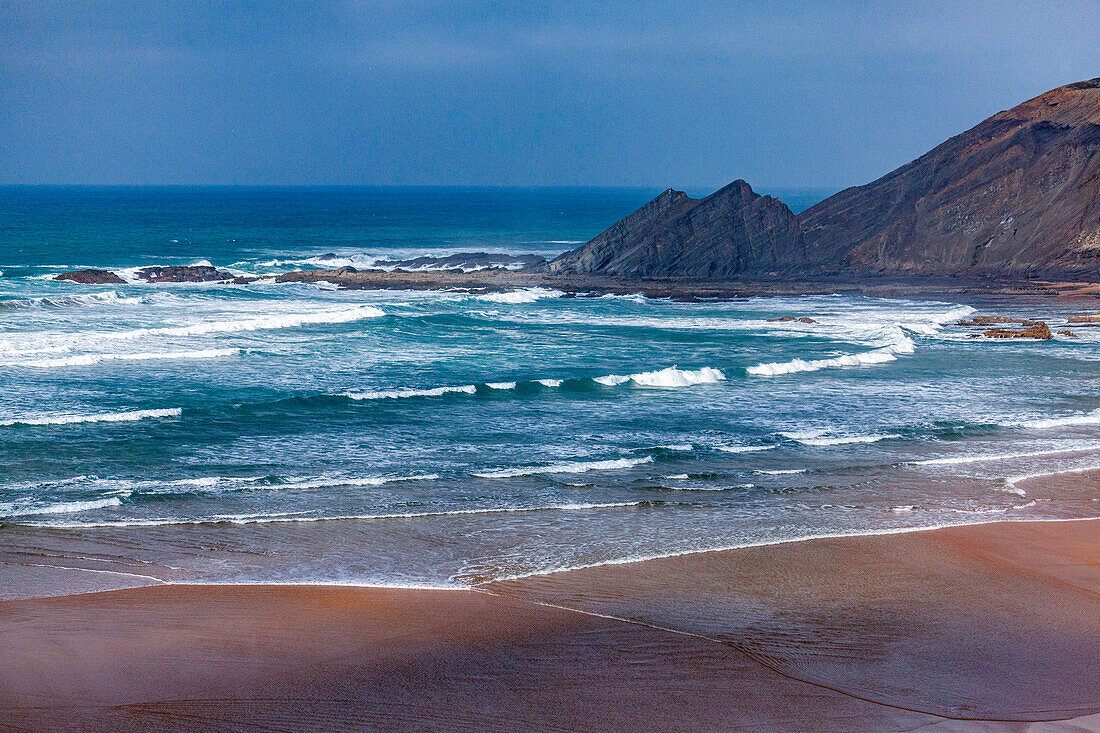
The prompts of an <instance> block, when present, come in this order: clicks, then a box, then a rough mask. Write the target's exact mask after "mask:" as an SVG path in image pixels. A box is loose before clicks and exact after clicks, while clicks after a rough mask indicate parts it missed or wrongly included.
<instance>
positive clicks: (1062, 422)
mask: <svg viewBox="0 0 1100 733" xmlns="http://www.w3.org/2000/svg"><path fill="white" fill-rule="evenodd" d="M1015 425H1016V426H1018V427H1022V428H1032V429H1034V430H1046V429H1048V428H1068V427H1075V426H1078V425H1100V410H1093V411H1092V412H1087V413H1085V414H1083V415H1067V416H1065V417H1052V418H1047V419H1043V420H1028V421H1024V422H1019V423H1015Z"/></svg>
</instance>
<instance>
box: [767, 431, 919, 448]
mask: <svg viewBox="0 0 1100 733" xmlns="http://www.w3.org/2000/svg"><path fill="white" fill-rule="evenodd" d="M780 435H782V436H783V437H785V438H790V439H791V440H793V441H795V442H798V443H801V444H802V445H811V446H816V447H820V446H830V445H850V444H853V443H877V442H879V441H880V440H891V439H894V438H900V437H901V436H900V435H897V434H896V433H875V434H872V435H829V434H828V433H827V432H825V431H823V430H806V431H802V432H793V433H780Z"/></svg>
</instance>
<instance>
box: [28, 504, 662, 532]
mask: <svg viewBox="0 0 1100 733" xmlns="http://www.w3.org/2000/svg"><path fill="white" fill-rule="evenodd" d="M660 505H661V502H653V501H623V502H607V503H593V504H578V503H573V504H555V505H550V506H526V507H493V508H485V509H453V510H450V511H443V510H441V511H429V512H400V513H392V514H343V515H336V516H332V517H303V516H291V514H292V513H289V512H287V513H282V514H220V515H214V516H210V517H201V518H195V519H171V518H164V519H122V520H118V521H113V522H71V523H64V524H62V523H52V522H50V523H37V524H31V523H27V524H28V525H29V526H43V527H52V528H56V529H79V528H110V527H164V526H176V525H181V526H184V525H195V524H238V525H241V524H297V523H306V522H343V521H351V520H361V521H370V520H383V519H422V518H425V517H451V516H463V515H470V514H522V513H527V512H550V511H585V510H590V509H619V508H626V507H649V506H660Z"/></svg>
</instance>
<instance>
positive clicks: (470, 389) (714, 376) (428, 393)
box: [338, 367, 726, 400]
mask: <svg viewBox="0 0 1100 733" xmlns="http://www.w3.org/2000/svg"><path fill="white" fill-rule="evenodd" d="M725 378H726V377H725V375H724V374H722V372H720V371H719V370H717V369H712V368H710V367H703V368H702V369H698V370H695V371H688V370H682V369H677V368H676V367H669V368H667V369H662V370H660V371H655V372H640V373H638V374H629V375H627V376H619V375H617V374H609V375H607V376H604V377H593V378H592V381H593V382H596V383H597V384H602V385H604V386H608V387H614V386H618V385H621V384H626V383H627V382H633V383H634V384H637V385H639V386H642V387H686V386H691V385H695V384H711V383H714V382H719V381H721V380H723V379H725ZM569 381H582V380H569ZM565 382H566V380H564V379H534V380H531V381H530V382H479V383H477V384H463V385H459V386H447V387H425V388H421V389H415V388H410V389H384V390H377V391H370V392H366V391H364V392H360V391H348V392H341V393H340V394H339V395H338V396H340V397H347V398H349V399H353V400H387V399H403V398H407V397H441V396H443V395H447V394H468V395H472V394H477V392H478V389H479V388H483V389H489V390H500V391H506V390H513V389H516V388H517V387H519V385H520V384H539V385H542V386H543V387H548V388H550V389H555V388H558V387H561V386H562V385H563V384H565Z"/></svg>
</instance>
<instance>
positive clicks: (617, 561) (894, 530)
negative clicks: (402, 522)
mask: <svg viewBox="0 0 1100 733" xmlns="http://www.w3.org/2000/svg"><path fill="white" fill-rule="evenodd" d="M1029 506H1031V502H1029V503H1028V504H1023V505H1020V506H1014V507H1012V508H1013V509H1025V508H1027V507H1029ZM998 511H999V512H1003V511H1007V510H998ZM1095 521H1098V520H1097V518H1095V517H1079V518H1071V519H1002V518H999V517H998V518H996V519H986V520H981V521H967V520H960V521H958V522H940V523H937V524H929V525H926V526H923V527H888V528H886V529H879V530H872V531H863V532H861V531H858V530H856V531H851V532H824V533H820V534H809V535H803V536H800V537H784V538H781V539H769V540H759V541H756V542H741V543H736V544H732V545H722V546H719V547H707V548H700V549H690V550H678V551H674V552H662V553H653V554H649V555H629V556H627V557H621V558H611V559H609V560H599V561H596V562H590V563H578V564H576V565H562V566H558V567H553V568H545V569H540V570H531V571H529V572H525V573H515V574H513V575H503V576H500V577H498V578H491V579H489V580H484V581H481V582H477V583H472V584H469V583H468V585H473V586H474V587H478V586H484V585H490V584H492V583H503V582H508V581H512V580H523V579H525V578H533V577H541V576H544V575H557V574H559V573H569V572H573V571H574V570H589V569H592V568H602V567H607V566H614V565H633V564H634V563H643V562H651V561H653V560H665V559H668V558H674V557H685V556H687V555H705V554H709V553H713V552H729V551H731V550H746V549H751V548H754V547H772V546H775V545H789V544H794V543H797V542H810V541H813V540H833V539H845V538H849V537H878V536H883V535H895V534H909V533H915V532H933V531H935V530H940V529H949V528H951V527H974V526H978V525H982V524H994V523H997V522H1095ZM452 580H455V581H456V582H461V578H460V577H459V576H453V577H452Z"/></svg>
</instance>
